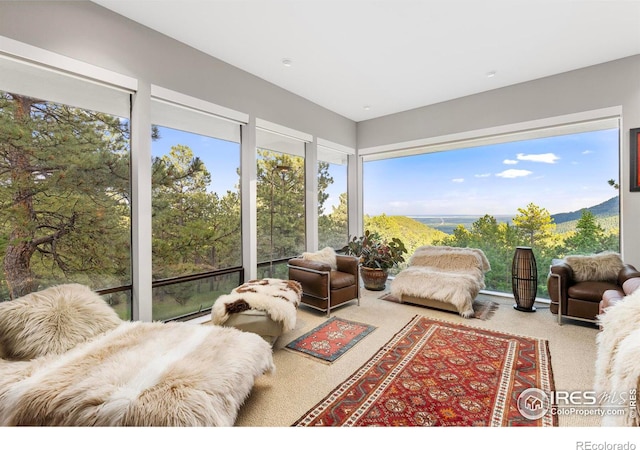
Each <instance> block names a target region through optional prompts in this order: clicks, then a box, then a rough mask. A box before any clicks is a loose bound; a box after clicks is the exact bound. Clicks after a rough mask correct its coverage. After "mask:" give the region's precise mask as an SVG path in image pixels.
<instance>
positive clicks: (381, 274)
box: [360, 266, 389, 291]
mask: <svg viewBox="0 0 640 450" xmlns="http://www.w3.org/2000/svg"><path fill="white" fill-rule="evenodd" d="M360 277H361V278H362V284H363V285H364V288H365V289H368V290H370V291H384V288H385V286H386V283H387V278H388V277H389V271H388V270H386V269H372V268H370V267H363V266H360Z"/></svg>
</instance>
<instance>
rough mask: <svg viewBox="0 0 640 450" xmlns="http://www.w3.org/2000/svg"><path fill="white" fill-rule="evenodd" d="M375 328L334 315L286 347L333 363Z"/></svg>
mask: <svg viewBox="0 0 640 450" xmlns="http://www.w3.org/2000/svg"><path fill="white" fill-rule="evenodd" d="M375 329H376V327H373V326H371V325H366V324H364V323H359V322H353V321H351V320H345V319H340V318H338V317H332V318H330V319H329V320H327V321H326V322H324V323H323V324H322V325H320V326H317V327H316V328H314V329H313V330H311V331H309V332H308V333H306V334H304V335H302V336H300V337H299V338H298V339H295V340H294V341H292V342H290V343H288V344H287V345H286V348H288V349H290V350H295V351H297V352H302V353H304V354H306V355H309V356H313V357H315V358H318V359H320V360H322V361H324V362H328V363H332V362H334V361H335V360H336V359H338V358H339V357H340V356H342V355H343V354H344V353H345V352H346V351H347V350H349V349H350V348H351V347H353V346H354V345H356V344H357V343H358V342H360V341H361V340H362V339H363V338H364V337H365V336H367V335H368V334H369V333H371V332H372V331H373V330H375Z"/></svg>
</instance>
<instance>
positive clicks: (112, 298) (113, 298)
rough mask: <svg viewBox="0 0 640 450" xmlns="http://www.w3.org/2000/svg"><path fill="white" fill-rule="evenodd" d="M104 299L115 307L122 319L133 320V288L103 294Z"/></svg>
mask: <svg viewBox="0 0 640 450" xmlns="http://www.w3.org/2000/svg"><path fill="white" fill-rule="evenodd" d="M102 299H103V300H104V301H105V302H107V304H109V305H110V306H111V307H112V308H113V309H115V311H116V312H117V313H118V316H119V317H120V318H121V319H122V320H131V317H132V314H131V311H132V302H131V290H129V289H127V290H126V291H121V292H113V293H110V294H102Z"/></svg>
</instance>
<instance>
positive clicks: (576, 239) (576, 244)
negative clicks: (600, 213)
mask: <svg viewBox="0 0 640 450" xmlns="http://www.w3.org/2000/svg"><path fill="white" fill-rule="evenodd" d="M564 243H565V249H566V251H567V253H585V254H588V253H598V252H601V251H604V250H608V249H610V248H611V247H609V246H608V244H610V241H609V240H607V236H606V233H605V230H604V228H602V227H601V226H600V224H598V222H597V220H596V217H595V216H594V215H593V213H592V212H591V211H589V210H587V209H583V210H582V216H581V217H580V219H579V220H578V223H577V224H576V232H575V233H574V234H573V235H572V236H570V237H568V238H567V239H565V242H564Z"/></svg>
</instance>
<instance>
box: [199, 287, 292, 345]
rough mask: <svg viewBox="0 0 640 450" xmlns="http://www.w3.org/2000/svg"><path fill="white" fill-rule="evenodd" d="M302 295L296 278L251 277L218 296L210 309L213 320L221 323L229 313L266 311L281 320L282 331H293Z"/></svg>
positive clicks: (274, 318)
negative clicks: (251, 310) (254, 278)
mask: <svg viewBox="0 0 640 450" xmlns="http://www.w3.org/2000/svg"><path fill="white" fill-rule="evenodd" d="M301 297H302V285H300V283H298V282H297V281H294V280H281V279H278V278H263V279H260V280H251V281H248V282H246V283H244V284H242V285H240V286H238V287H237V288H235V289H233V290H232V291H231V292H230V293H229V294H225V295H221V296H220V297H218V299H217V300H216V301H215V303H214V304H213V306H212V308H211V321H212V322H213V323H214V324H216V325H222V324H224V323H225V322H226V321H227V320H228V319H229V315H230V314H234V313H239V312H242V311H247V310H249V309H254V310H258V311H264V312H266V313H267V314H268V315H269V317H270V318H271V319H272V320H273V321H274V322H280V323H282V329H283V332H287V331H291V330H293V329H294V328H295V327H296V318H297V311H298V306H299V305H300V299H301Z"/></svg>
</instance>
